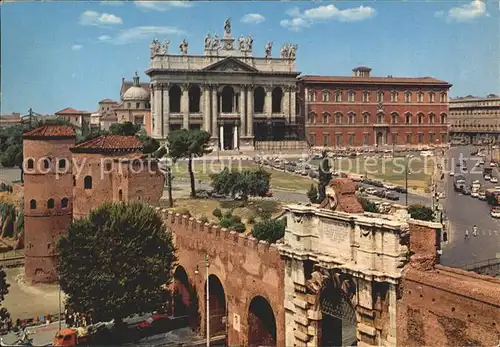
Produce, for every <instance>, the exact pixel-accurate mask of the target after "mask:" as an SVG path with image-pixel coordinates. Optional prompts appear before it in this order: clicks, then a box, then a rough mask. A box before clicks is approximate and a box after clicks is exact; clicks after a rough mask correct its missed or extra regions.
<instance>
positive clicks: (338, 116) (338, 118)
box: [335, 113, 342, 124]
mask: <svg viewBox="0 0 500 347" xmlns="http://www.w3.org/2000/svg"><path fill="white" fill-rule="evenodd" d="M335 124H342V115H341V114H340V113H337V114H336V115H335Z"/></svg>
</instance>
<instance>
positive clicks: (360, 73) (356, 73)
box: [352, 66, 372, 77]
mask: <svg viewBox="0 0 500 347" xmlns="http://www.w3.org/2000/svg"><path fill="white" fill-rule="evenodd" d="M371 71H372V69H370V68H369V67H366V66H358V67H356V68H354V69H352V77H370V72H371Z"/></svg>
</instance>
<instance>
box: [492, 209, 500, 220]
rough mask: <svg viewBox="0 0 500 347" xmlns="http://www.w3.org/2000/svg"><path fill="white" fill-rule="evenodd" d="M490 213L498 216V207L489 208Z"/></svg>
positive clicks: (499, 210)
mask: <svg viewBox="0 0 500 347" xmlns="http://www.w3.org/2000/svg"><path fill="white" fill-rule="evenodd" d="M490 214H491V216H492V217H493V218H500V209H499V208H498V207H494V208H492V209H491V212H490Z"/></svg>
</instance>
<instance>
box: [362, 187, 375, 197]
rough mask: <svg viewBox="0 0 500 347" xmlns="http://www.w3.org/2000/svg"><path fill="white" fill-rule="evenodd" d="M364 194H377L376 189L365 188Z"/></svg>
mask: <svg viewBox="0 0 500 347" xmlns="http://www.w3.org/2000/svg"><path fill="white" fill-rule="evenodd" d="M365 192H366V193H368V194H372V195H373V194H375V193H376V192H377V189H375V188H372V187H370V188H366V190H365Z"/></svg>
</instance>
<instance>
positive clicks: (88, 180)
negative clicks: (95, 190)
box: [83, 176, 92, 189]
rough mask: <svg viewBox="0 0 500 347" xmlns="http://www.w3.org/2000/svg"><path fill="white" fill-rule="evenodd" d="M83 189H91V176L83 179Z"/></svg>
mask: <svg viewBox="0 0 500 347" xmlns="http://www.w3.org/2000/svg"><path fill="white" fill-rule="evenodd" d="M83 189H92V176H85V178H84V179H83Z"/></svg>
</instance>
